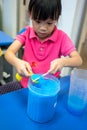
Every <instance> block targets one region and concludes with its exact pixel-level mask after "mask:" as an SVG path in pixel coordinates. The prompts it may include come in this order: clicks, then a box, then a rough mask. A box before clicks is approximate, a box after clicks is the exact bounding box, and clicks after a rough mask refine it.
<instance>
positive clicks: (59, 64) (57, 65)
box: [48, 58, 64, 74]
mask: <svg viewBox="0 0 87 130" xmlns="http://www.w3.org/2000/svg"><path fill="white" fill-rule="evenodd" d="M63 67H64V60H63V59H62V58H58V59H55V60H53V61H52V62H51V64H50V69H49V70H48V72H49V73H53V74H55V73H56V72H57V71H61V70H62V68H63Z"/></svg>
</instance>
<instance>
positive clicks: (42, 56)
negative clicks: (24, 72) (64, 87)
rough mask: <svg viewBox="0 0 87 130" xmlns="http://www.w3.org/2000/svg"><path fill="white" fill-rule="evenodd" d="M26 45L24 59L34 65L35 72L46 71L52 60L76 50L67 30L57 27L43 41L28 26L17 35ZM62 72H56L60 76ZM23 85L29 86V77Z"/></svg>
mask: <svg viewBox="0 0 87 130" xmlns="http://www.w3.org/2000/svg"><path fill="white" fill-rule="evenodd" d="M16 40H19V41H20V42H21V43H22V45H23V46H24V54H23V59H24V60H25V61H27V62H29V64H30V65H31V66H32V71H33V72H34V73H39V74H42V73H46V72H47V71H48V69H49V68H50V62H51V61H52V60H54V59H56V58H60V57H61V56H67V55H69V54H70V53H71V52H72V51H74V50H76V48H75V46H74V44H73V42H72V41H71V39H70V38H69V37H68V36H67V34H66V33H65V32H63V31H62V30H59V29H57V28H56V27H55V29H54V32H53V34H52V35H51V36H50V37H49V38H47V39H46V40H45V41H44V42H41V41H40V40H39V39H38V37H37V36H36V34H35V32H34V30H33V28H31V27H29V26H28V27H27V29H26V31H25V32H23V33H22V34H20V35H17V37H16ZM59 74H60V73H56V75H57V76H58V75H59ZM21 84H22V86H23V87H27V84H28V78H27V77H23V78H22V80H21Z"/></svg>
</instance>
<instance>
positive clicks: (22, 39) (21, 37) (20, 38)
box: [15, 27, 30, 46]
mask: <svg viewBox="0 0 87 130" xmlns="http://www.w3.org/2000/svg"><path fill="white" fill-rule="evenodd" d="M29 30H30V29H29V27H28V28H27V27H26V29H25V30H24V31H23V32H22V33H20V34H18V35H17V36H16V38H15V39H16V40H18V41H20V42H21V43H22V45H23V46H24V45H25V42H26V39H27V36H28V35H29Z"/></svg>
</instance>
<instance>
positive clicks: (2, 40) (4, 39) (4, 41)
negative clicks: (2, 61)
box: [0, 31, 14, 46]
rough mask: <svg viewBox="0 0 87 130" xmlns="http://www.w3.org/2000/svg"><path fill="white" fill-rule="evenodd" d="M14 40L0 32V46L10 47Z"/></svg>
mask: <svg viewBox="0 0 87 130" xmlns="http://www.w3.org/2000/svg"><path fill="white" fill-rule="evenodd" d="M13 41H14V39H13V38H12V37H10V36H9V35H7V34H6V33H5V32H2V31H0V46H8V45H10V44H11V43H12V42H13Z"/></svg>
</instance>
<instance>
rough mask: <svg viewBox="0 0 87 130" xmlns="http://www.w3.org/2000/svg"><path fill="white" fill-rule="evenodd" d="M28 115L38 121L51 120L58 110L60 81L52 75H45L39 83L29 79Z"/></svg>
mask: <svg viewBox="0 0 87 130" xmlns="http://www.w3.org/2000/svg"><path fill="white" fill-rule="evenodd" d="M28 86H29V95H28V106H27V113H28V116H29V117H30V118H31V119H32V120H34V121H37V122H40V123H44V122H48V121H49V120H51V119H52V118H53V116H54V114H55V111H56V105H57V97H58V92H59V90H60V82H59V80H58V79H57V78H55V77H54V76H52V75H47V76H45V77H44V78H43V79H42V80H40V81H39V82H38V83H34V82H32V80H31V79H30V80H29V84H28Z"/></svg>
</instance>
